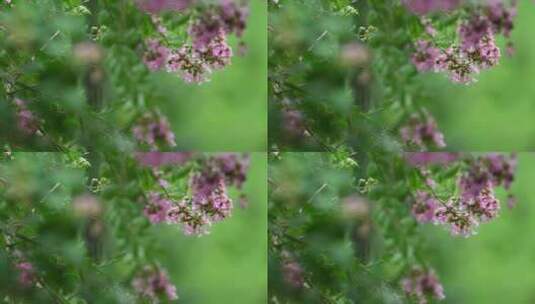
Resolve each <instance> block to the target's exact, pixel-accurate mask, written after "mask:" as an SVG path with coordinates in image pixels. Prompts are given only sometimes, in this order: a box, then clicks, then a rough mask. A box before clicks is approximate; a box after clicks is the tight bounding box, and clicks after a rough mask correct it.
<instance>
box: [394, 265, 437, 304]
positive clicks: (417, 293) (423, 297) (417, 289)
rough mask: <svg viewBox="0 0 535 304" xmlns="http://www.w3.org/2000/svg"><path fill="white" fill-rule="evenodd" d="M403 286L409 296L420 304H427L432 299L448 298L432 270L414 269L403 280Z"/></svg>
mask: <svg viewBox="0 0 535 304" xmlns="http://www.w3.org/2000/svg"><path fill="white" fill-rule="evenodd" d="M401 286H402V288H403V290H404V291H405V293H406V294H407V296H409V297H411V298H413V299H415V300H416V301H417V303H419V304H427V303H429V300H430V299H435V300H443V299H445V298H446V296H445V295H444V288H443V287H442V284H441V283H440V281H439V280H438V277H437V276H436V274H435V272H434V271H433V270H432V269H429V270H423V269H421V268H414V269H413V270H412V271H411V272H410V274H409V275H408V276H407V277H406V278H404V279H403V280H401Z"/></svg>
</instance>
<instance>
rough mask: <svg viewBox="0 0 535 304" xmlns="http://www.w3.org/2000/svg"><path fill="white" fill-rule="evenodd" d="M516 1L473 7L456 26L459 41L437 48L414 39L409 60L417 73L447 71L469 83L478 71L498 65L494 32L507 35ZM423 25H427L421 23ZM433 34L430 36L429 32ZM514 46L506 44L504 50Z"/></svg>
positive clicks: (424, 41) (513, 15)
mask: <svg viewBox="0 0 535 304" xmlns="http://www.w3.org/2000/svg"><path fill="white" fill-rule="evenodd" d="M515 16H516V2H515V1H513V3H512V5H511V6H510V7H506V6H505V4H504V3H503V1H499V0H495V1H489V2H487V3H485V4H483V5H481V6H480V7H479V8H478V9H475V10H474V11H473V12H472V14H471V15H470V17H469V18H467V19H466V20H464V21H462V22H461V23H460V24H459V27H458V30H457V32H458V37H459V43H458V45H457V44H452V45H450V46H448V47H446V48H443V49H440V48H438V47H437V46H436V45H435V44H434V42H432V41H429V40H423V39H420V40H418V41H417V42H416V45H415V52H414V53H413V55H412V62H413V64H414V66H415V67H416V69H417V70H418V71H419V72H427V71H434V72H441V73H445V74H448V75H449V77H450V79H451V80H452V81H453V82H457V83H462V84H469V83H472V82H474V81H475V79H474V77H475V75H477V74H478V73H479V72H480V71H481V70H485V69H489V68H491V67H494V66H496V65H498V63H499V60H500V57H501V51H500V49H499V48H498V46H497V44H496V35H498V34H503V35H504V36H505V37H506V38H508V37H509V36H510V33H511V30H512V29H513V18H514V17H515ZM424 26H426V28H427V26H428V25H425V24H424ZM430 36H431V37H433V36H434V35H430ZM513 50H514V48H513V46H512V43H511V42H508V43H507V49H506V51H507V53H508V54H511V53H512V52H513Z"/></svg>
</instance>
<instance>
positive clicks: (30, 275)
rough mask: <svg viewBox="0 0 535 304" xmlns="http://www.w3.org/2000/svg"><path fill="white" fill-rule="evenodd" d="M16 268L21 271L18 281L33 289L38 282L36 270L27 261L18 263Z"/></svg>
mask: <svg viewBox="0 0 535 304" xmlns="http://www.w3.org/2000/svg"><path fill="white" fill-rule="evenodd" d="M15 268H16V269H17V270H18V271H19V278H18V281H19V283H20V284H21V285H22V286H23V287H31V286H33V285H34V283H35V281H36V277H35V269H34V268H33V265H32V264H31V263H29V262H27V261H21V262H18V263H17V264H16V265H15Z"/></svg>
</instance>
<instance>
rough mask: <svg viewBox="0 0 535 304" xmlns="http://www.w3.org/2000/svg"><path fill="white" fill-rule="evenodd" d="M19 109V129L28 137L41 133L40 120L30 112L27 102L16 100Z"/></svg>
mask: <svg viewBox="0 0 535 304" xmlns="http://www.w3.org/2000/svg"><path fill="white" fill-rule="evenodd" d="M14 102H15V106H16V108H17V127H18V128H19V129H20V130H21V131H22V132H24V133H25V134H27V135H33V134H36V133H37V132H38V131H39V120H38V119H37V118H36V117H35V115H34V114H33V112H32V111H30V110H28V107H27V102H26V101H24V100H22V99H19V98H15V101H14Z"/></svg>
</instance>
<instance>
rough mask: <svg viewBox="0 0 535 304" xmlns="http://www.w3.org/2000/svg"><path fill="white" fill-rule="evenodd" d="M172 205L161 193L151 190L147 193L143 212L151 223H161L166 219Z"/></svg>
mask: <svg viewBox="0 0 535 304" xmlns="http://www.w3.org/2000/svg"><path fill="white" fill-rule="evenodd" d="M171 207H172V203H171V201H170V200H168V199H167V198H164V197H163V196H162V195H161V194H159V193H156V192H151V193H149V195H148V201H147V202H146V204H145V208H144V209H143V214H145V216H146V217H147V218H148V219H149V221H150V222H151V223H153V224H158V223H163V222H166V221H167V215H168V213H169V210H170V209H171Z"/></svg>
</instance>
